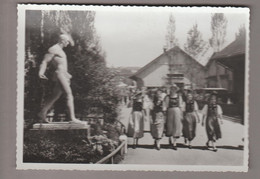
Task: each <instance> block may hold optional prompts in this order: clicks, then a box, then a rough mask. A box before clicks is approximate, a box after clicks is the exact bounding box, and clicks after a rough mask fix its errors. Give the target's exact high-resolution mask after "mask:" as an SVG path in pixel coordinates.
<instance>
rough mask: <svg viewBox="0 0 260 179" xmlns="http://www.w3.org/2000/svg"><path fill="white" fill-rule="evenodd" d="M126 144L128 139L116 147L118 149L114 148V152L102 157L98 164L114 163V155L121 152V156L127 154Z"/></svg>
mask: <svg viewBox="0 0 260 179" xmlns="http://www.w3.org/2000/svg"><path fill="white" fill-rule="evenodd" d="M126 145H127V141H126V140H125V141H122V142H121V144H120V145H119V146H118V147H117V148H116V150H114V151H113V152H111V153H110V154H109V155H107V156H106V157H104V158H102V159H101V160H99V161H98V162H97V163H96V164H105V163H110V164H113V163H114V157H115V156H116V154H118V153H120V155H121V156H122V155H124V154H125V152H126V151H125V146H126Z"/></svg>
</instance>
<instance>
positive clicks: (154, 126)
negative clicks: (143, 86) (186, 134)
mask: <svg viewBox="0 0 260 179" xmlns="http://www.w3.org/2000/svg"><path fill="white" fill-rule="evenodd" d="M164 123H165V117H164V111H163V96H162V91H161V90H158V91H157V93H156V96H155V97H154V100H153V109H152V122H151V135H152V137H153V138H154V144H155V147H156V149H157V150H160V148H161V145H160V140H161V138H162V137H163V130H164Z"/></svg>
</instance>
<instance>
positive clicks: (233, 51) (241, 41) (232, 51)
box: [212, 36, 246, 59]
mask: <svg viewBox="0 0 260 179" xmlns="http://www.w3.org/2000/svg"><path fill="white" fill-rule="evenodd" d="M245 42H246V41H245V37H243V36H241V37H239V38H237V39H236V40H234V41H233V42H232V43H230V44H229V45H228V46H227V47H225V48H224V49H223V50H221V51H220V52H217V53H215V54H214V55H213V57H212V59H219V58H227V57H231V56H236V55H242V54H245V49H246V44H245Z"/></svg>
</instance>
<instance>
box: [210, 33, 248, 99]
mask: <svg viewBox="0 0 260 179" xmlns="http://www.w3.org/2000/svg"><path fill="white" fill-rule="evenodd" d="M207 67H208V72H207V85H208V87H220V88H226V89H227V90H229V92H231V93H232V95H233V100H234V102H235V103H237V102H239V101H241V100H243V99H244V86H245V37H239V38H237V39H236V40H235V41H233V42H232V43H231V44H229V45H228V46H227V47H226V48H224V49H223V50H222V51H220V52H218V53H215V54H214V55H213V56H212V58H211V59H210V60H209V62H208V64H207Z"/></svg>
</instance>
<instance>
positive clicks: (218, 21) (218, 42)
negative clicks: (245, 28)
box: [209, 13, 228, 52]
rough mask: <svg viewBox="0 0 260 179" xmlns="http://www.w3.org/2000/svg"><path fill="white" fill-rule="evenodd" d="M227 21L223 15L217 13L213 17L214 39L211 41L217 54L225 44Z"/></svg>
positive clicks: (212, 30)
mask: <svg viewBox="0 0 260 179" xmlns="http://www.w3.org/2000/svg"><path fill="white" fill-rule="evenodd" d="M227 22H228V21H227V19H226V17H225V15H224V14H223V13H215V14H213V15H212V16H211V32H212V37H211V38H210V40H209V43H210V45H211V47H212V48H213V49H214V51H215V52H219V51H220V50H221V49H222V48H223V45H224V43H225V37H226V30H227Z"/></svg>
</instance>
